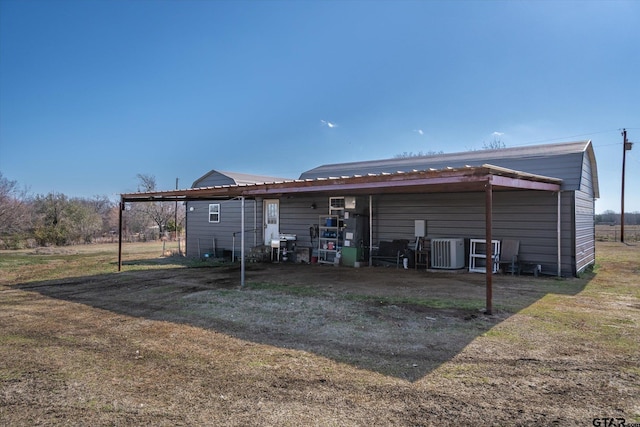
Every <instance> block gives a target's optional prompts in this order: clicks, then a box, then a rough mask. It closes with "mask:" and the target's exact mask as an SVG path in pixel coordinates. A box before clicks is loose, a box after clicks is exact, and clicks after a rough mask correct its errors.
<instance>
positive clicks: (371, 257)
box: [369, 194, 373, 267]
mask: <svg viewBox="0 0 640 427" xmlns="http://www.w3.org/2000/svg"><path fill="white" fill-rule="evenodd" d="M372 246H373V196H372V195H371V194H369V267H373V251H372V250H371V247H372Z"/></svg>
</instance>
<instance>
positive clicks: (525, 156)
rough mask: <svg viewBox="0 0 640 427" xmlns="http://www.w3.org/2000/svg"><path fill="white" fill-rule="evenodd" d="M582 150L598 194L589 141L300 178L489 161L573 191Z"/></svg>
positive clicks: (356, 166)
mask: <svg viewBox="0 0 640 427" xmlns="http://www.w3.org/2000/svg"><path fill="white" fill-rule="evenodd" d="M585 153H587V155H588V156H589V159H590V161H591V168H592V171H591V173H592V176H593V180H594V186H595V188H594V191H595V194H596V197H598V196H599V191H598V184H597V182H598V180H597V177H598V175H597V167H596V163H595V155H594V154H593V147H592V144H591V141H578V142H566V143H557V144H543V145H532V146H523V147H513V148H502V149H496V150H478V151H467V152H461V153H449V154H438V155H432V156H418V157H407V158H393V159H382V160H370V161H361V162H349V163H336V164H327V165H322V166H319V167H317V168H314V169H310V170H308V171H306V172H303V173H302V174H301V175H300V179H313V178H320V177H330V176H344V175H346V176H353V175H367V174H372V173H373V174H379V173H397V172H399V171H403V172H410V171H413V170H430V169H434V170H442V169H446V168H460V167H465V166H482V165H483V164H487V163H489V164H492V165H496V166H500V167H505V168H509V169H514V170H518V171H522V172H527V173H532V174H538V175H543V176H549V177H555V178H560V179H562V180H563V190H576V189H578V188H580V182H581V179H582V164H583V157H584V155H585Z"/></svg>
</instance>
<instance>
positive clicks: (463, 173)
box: [121, 164, 561, 202]
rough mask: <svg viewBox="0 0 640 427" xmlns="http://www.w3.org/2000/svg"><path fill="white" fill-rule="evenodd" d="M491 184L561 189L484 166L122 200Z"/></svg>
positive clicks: (549, 180) (252, 185)
mask: <svg viewBox="0 0 640 427" xmlns="http://www.w3.org/2000/svg"><path fill="white" fill-rule="evenodd" d="M489 180H491V181H492V182H493V185H494V187H495V189H496V190H499V189H502V190H505V189H536V190H543V191H558V189H559V186H560V184H561V180H560V179H557V178H552V177H546V176H541V175H535V174H531V173H523V172H520V171H516V170H511V169H508V168H504V167H496V166H495V165H489V164H484V165H482V166H479V167H462V168H445V169H442V170H432V169H430V170H422V171H411V172H395V173H386V172H383V173H378V174H367V175H364V176H363V175H352V176H341V177H329V178H323V177H320V178H315V179H297V180H282V181H273V182H266V183H262V182H258V183H248V184H225V185H214V186H207V187H197V188H190V189H187V190H170V191H156V192H146V193H128V194H121V199H122V201H125V202H130V201H160V200H165V201H173V200H201V199H211V198H233V197H238V196H249V197H254V196H265V195H282V194H305V193H306V194H310V193H329V194H338V193H337V192H339V193H340V194H343V193H345V192H348V193H349V194H360V193H362V194H371V193H372V192H373V193H376V194H381V193H385V192H393V193H397V192H412V191H414V192H415V191H424V192H443V191H444V192H460V191H484V189H485V185H486V183H487V182H489Z"/></svg>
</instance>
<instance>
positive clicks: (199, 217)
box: [187, 200, 262, 258]
mask: <svg viewBox="0 0 640 427" xmlns="http://www.w3.org/2000/svg"><path fill="white" fill-rule="evenodd" d="M211 203H220V222H219V223H210V222H209V204H211ZM254 203H255V204H256V205H255V206H256V207H257V217H256V219H257V229H258V230H257V233H256V234H254V232H253V228H254V212H255V211H254ZM191 207H193V208H194V211H193V212H190V211H189V209H190V208H191ZM240 207H241V202H240V200H219V201H218V200H211V201H202V202H199V201H198V202H188V205H187V256H188V257H192V258H193V257H198V239H199V242H200V254H202V253H204V252H207V251H210V250H211V249H212V246H213V241H212V239H214V238H215V246H216V250H218V251H219V250H232V249H233V233H234V232H237V236H236V242H235V245H236V252H237V253H239V251H240V231H241V224H240V214H241V211H240V209H241V208H240ZM261 226H262V201H260V200H258V201H254V200H245V233H246V236H245V237H246V239H245V247H253V242H254V236H255V238H257V241H258V244H261V243H262V228H261Z"/></svg>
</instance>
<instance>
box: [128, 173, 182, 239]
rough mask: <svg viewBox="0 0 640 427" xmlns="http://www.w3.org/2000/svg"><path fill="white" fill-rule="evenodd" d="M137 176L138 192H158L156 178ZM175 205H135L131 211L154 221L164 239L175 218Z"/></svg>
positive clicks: (149, 203) (148, 203)
mask: <svg viewBox="0 0 640 427" xmlns="http://www.w3.org/2000/svg"><path fill="white" fill-rule="evenodd" d="M136 176H137V178H138V191H141V192H151V191H156V190H157V188H156V178H155V176H153V175H147V174H138V175H136ZM173 205H174V204H173V203H170V202H145V203H133V206H132V207H131V210H132V211H138V212H141V213H143V215H144V216H145V217H147V218H148V219H150V220H151V221H153V223H154V224H155V225H157V226H158V232H159V233H160V236H161V237H162V235H163V234H164V233H165V231H166V229H167V224H168V223H169V221H170V220H172V219H173V218H174V216H175V208H174V206H173ZM134 215H135V213H134ZM140 231H142V230H140Z"/></svg>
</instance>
